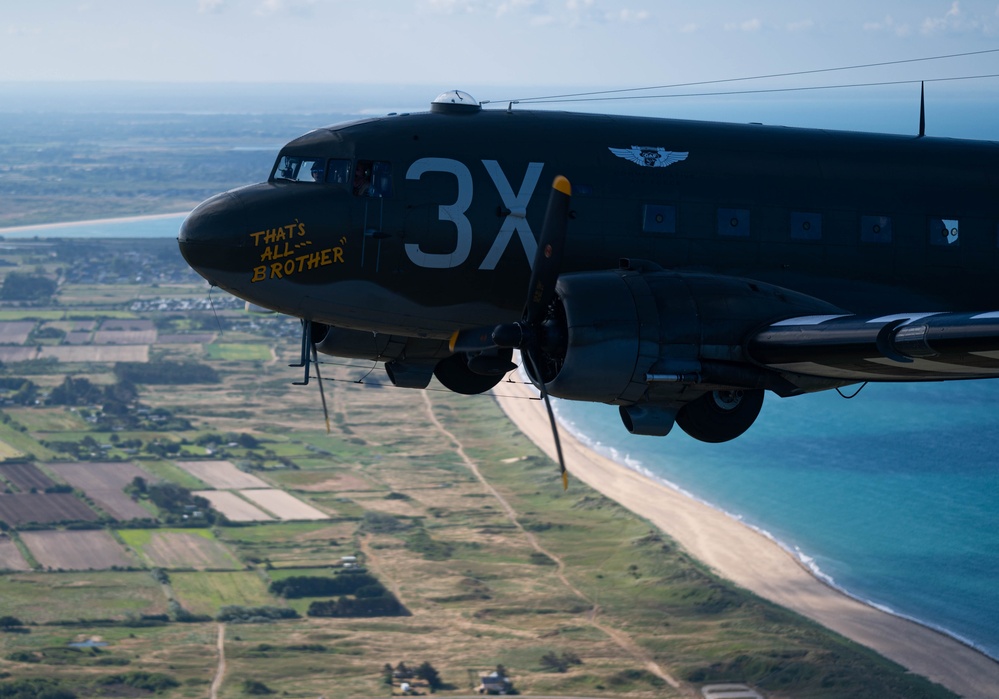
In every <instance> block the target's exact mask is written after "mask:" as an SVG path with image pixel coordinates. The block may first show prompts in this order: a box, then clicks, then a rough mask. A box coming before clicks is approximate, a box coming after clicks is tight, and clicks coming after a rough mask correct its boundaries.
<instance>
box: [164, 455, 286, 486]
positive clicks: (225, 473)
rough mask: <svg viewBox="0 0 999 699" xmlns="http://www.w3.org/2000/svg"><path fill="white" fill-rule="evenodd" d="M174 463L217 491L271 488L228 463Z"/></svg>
mask: <svg viewBox="0 0 999 699" xmlns="http://www.w3.org/2000/svg"><path fill="white" fill-rule="evenodd" d="M174 463H175V464H176V465H177V466H179V467H180V468H182V469H184V470H185V471H187V472H188V473H190V474H191V475H192V476H194V477H196V478H198V479H200V480H201V481H204V482H205V483H206V484H208V485H209V486H211V487H212V488H216V489H218V490H236V489H238V488H270V487H271V485H270V483H267V482H266V481H262V480H260V479H259V478H257V477H256V476H254V475H253V474H252V473H246V472H244V471H240V470H239V469H238V468H236V466H235V464H233V463H232V462H230V461H175V462H174Z"/></svg>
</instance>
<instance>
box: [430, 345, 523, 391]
mask: <svg viewBox="0 0 999 699" xmlns="http://www.w3.org/2000/svg"><path fill="white" fill-rule="evenodd" d="M512 357H513V350H512V349H493V350H487V351H484V352H478V353H474V354H473V353H470V352H458V353H456V354H452V355H451V356H450V357H448V358H447V359H442V360H441V361H440V362H438V363H437V366H436V367H435V368H434V376H436V377H437V380H438V381H440V382H441V383H442V384H444V386H446V387H447V388H449V389H451V390H452V391H454V392H455V393H462V394H465V395H474V394H476V393H485V392H486V391H488V390H489V389H491V388H493V387H494V386H495V385H496V384H498V383H499V382H500V381H502V380H503V377H504V376H506V374H507V373H508V372H510V371H512V370H513V369H516V368H517V365H516V364H514V363H513V362H512V361H511V359H512Z"/></svg>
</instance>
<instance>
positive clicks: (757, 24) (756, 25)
mask: <svg viewBox="0 0 999 699" xmlns="http://www.w3.org/2000/svg"><path fill="white" fill-rule="evenodd" d="M762 28H763V22H761V21H760V20H759V19H758V18H756V17H754V18H753V19H747V20H745V21H743V22H729V23H728V24H726V25H725V31H729V32H731V31H740V32H758V31H759V30H760V29H762Z"/></svg>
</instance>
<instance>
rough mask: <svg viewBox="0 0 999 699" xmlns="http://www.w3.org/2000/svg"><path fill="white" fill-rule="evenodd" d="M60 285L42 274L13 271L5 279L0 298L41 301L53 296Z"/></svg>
mask: <svg viewBox="0 0 999 699" xmlns="http://www.w3.org/2000/svg"><path fill="white" fill-rule="evenodd" d="M57 287H58V285H57V284H56V282H55V281H53V280H51V279H49V278H48V277H46V276H44V275H41V274H25V273H24V272H11V273H10V274H8V275H7V277H6V278H5V279H4V280H3V287H2V288H0V299H3V300H4V301H41V300H45V299H48V298H51V297H52V294H54V293H55V291H56V288H57Z"/></svg>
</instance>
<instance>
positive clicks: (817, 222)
mask: <svg viewBox="0 0 999 699" xmlns="http://www.w3.org/2000/svg"><path fill="white" fill-rule="evenodd" d="M791 238H792V239H793V240H822V214H805V213H801V212H798V211H794V212H792V213H791Z"/></svg>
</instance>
